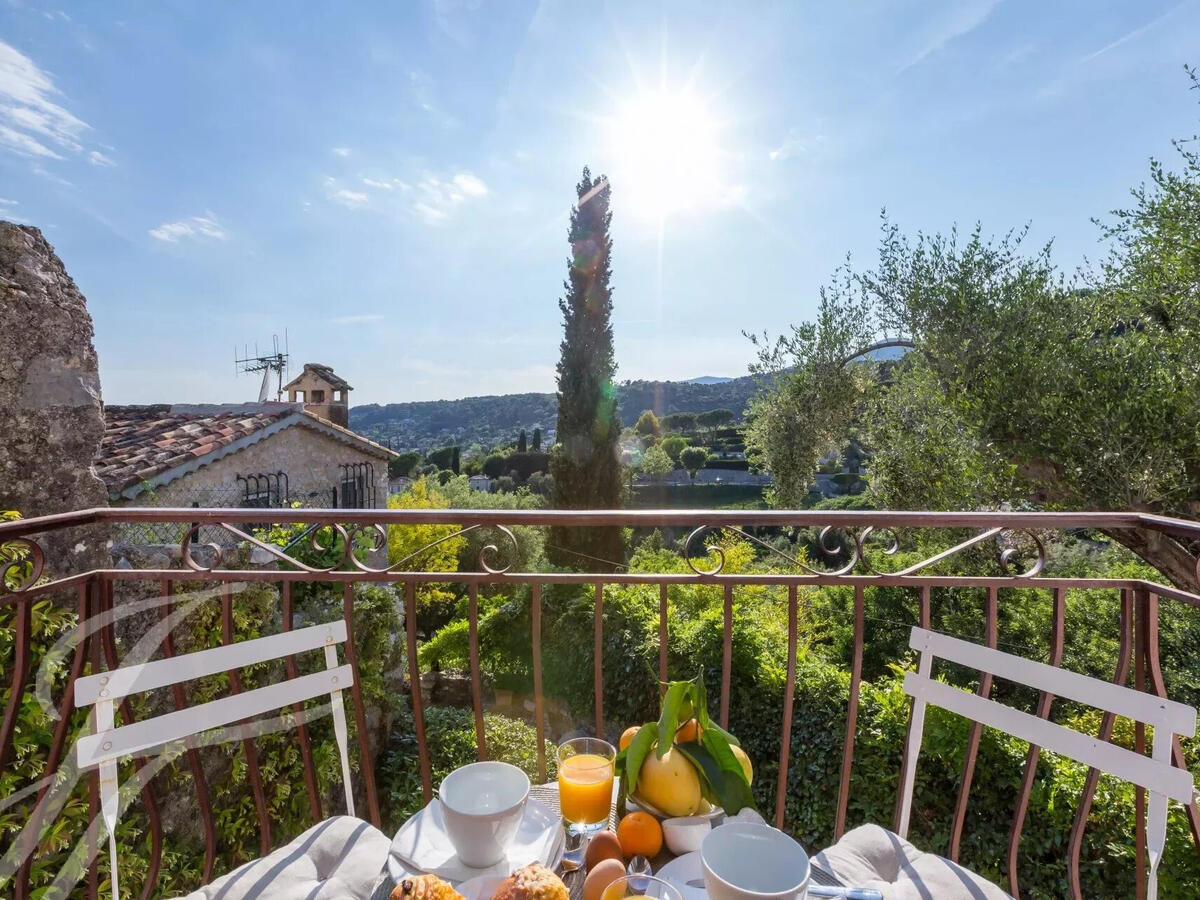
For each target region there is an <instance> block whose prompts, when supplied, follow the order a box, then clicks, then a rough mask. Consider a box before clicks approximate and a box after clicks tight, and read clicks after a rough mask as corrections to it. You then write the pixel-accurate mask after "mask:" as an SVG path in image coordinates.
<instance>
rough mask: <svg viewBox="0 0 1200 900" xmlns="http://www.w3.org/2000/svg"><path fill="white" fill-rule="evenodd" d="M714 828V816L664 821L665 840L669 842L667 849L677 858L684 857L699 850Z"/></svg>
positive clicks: (684, 817)
mask: <svg viewBox="0 0 1200 900" xmlns="http://www.w3.org/2000/svg"><path fill="white" fill-rule="evenodd" d="M712 827H713V823H712V816H709V815H703V816H679V817H677V818H674V819H663V823H662V830H663V839H664V840H666V842H667V849H669V850H670V851H671V852H672V853H673V854H675V855H676V856H683V855H684V854H685V853H692V852H694V851H696V850H699V849H700V844H701V843H702V842H703V841H704V838H705V836H706V835H707V834H708V833H709V832H710V831H712Z"/></svg>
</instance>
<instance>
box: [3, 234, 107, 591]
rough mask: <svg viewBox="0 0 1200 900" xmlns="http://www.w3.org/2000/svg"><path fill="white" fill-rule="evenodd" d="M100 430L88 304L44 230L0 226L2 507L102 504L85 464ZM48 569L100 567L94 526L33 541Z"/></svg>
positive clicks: (30, 511)
mask: <svg viewBox="0 0 1200 900" xmlns="http://www.w3.org/2000/svg"><path fill="white" fill-rule="evenodd" d="M103 433H104V415H103V412H102V409H101V405H100V374H99V368H98V364H97V359H96V349H95V347H94V346H93V344H92V317H91V316H90V315H89V314H88V310H87V301H86V300H85V299H84V296H83V294H81V293H80V292H79V288H78V287H76V286H75V282H74V281H73V280H72V279H71V276H70V275H68V274H67V270H66V268H65V267H64V266H63V264H62V261H61V260H60V259H59V258H58V256H57V254H55V252H54V248H53V247H51V246H50V244H49V243H47V241H46V239H45V238H44V237H43V236H42V233H41V232H40V231H39V230H38V229H36V228H33V227H31V226H28V225H14V224H12V223H11V222H3V221H0V509H15V510H17V511H18V512H20V513H21V515H22V516H24V517H26V518H29V517H32V516H42V515H49V514H52V513H61V512H68V511H71V510H77V509H89V508H92V507H96V506H107V505H108V494H107V492H106V491H105V488H104V485H103V484H102V483H101V481H100V479H99V478H97V477H96V474H95V473H94V472H93V471H92V460H93V459H94V458H95V456H96V450H97V448H98V447H99V446H100V438H101V436H102V435H103ZM39 543H41V545H42V549H43V550H44V551H46V568H47V571H48V573H53V574H70V573H74V572H79V571H86V570H88V569H90V568H94V567H100V566H105V565H107V564H108V561H107V555H106V549H105V543H106V535H105V533H104V531H103V530H102V529H99V528H96V527H91V528H73V529H67V530H65V531H63V532H60V533H58V534H55V535H47V536H46V537H45V538H43V539H41V540H40V541H39Z"/></svg>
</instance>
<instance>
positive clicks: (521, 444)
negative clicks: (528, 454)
mask: <svg viewBox="0 0 1200 900" xmlns="http://www.w3.org/2000/svg"><path fill="white" fill-rule="evenodd" d="M528 449H529V448H528V446H527V445H526V438H525V429H524V428H522V429H521V436H520V437H518V438H517V452H518V453H524V452H525V451H526V450H528Z"/></svg>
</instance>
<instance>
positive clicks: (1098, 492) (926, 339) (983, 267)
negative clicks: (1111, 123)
mask: <svg viewBox="0 0 1200 900" xmlns="http://www.w3.org/2000/svg"><path fill="white" fill-rule="evenodd" d="M1193 84H1194V85H1195V76H1194V75H1193ZM1175 146H1176V150H1177V152H1178V155H1179V160H1180V169H1179V171H1177V172H1170V171H1168V170H1167V169H1166V167H1165V166H1163V165H1162V164H1161V163H1160V162H1158V161H1152V162H1151V167H1150V185H1149V186H1142V187H1139V188H1137V189H1136V190H1135V191H1134V192H1133V197H1134V206H1133V207H1132V208H1131V209H1126V210H1118V211H1116V212H1115V213H1114V214H1113V221H1112V222H1111V224H1108V225H1107V226H1105V227H1104V230H1103V237H1104V238H1105V239H1106V240H1107V241H1108V242H1109V255H1108V257H1107V258H1106V259H1105V261H1104V263H1103V264H1102V265H1101V266H1100V268H1099V269H1098V271H1095V272H1092V273H1087V274H1085V275H1084V276H1083V277H1082V278H1081V279H1080V280H1079V281H1078V282H1076V283H1069V282H1067V281H1066V280H1065V279H1064V278H1063V277H1062V275H1060V274H1059V273H1058V271H1057V270H1056V269H1055V267H1054V265H1053V263H1052V261H1051V257H1050V248H1049V246H1046V247H1042V248H1040V249H1038V250H1035V251H1033V252H1032V253H1029V252H1027V251H1026V250H1025V248H1024V246H1023V238H1024V232H1017V233H1010V234H1007V235H1004V236H1003V237H1001V238H999V239H987V238H985V237H984V235H983V233H982V230H981V228H979V227H978V226H977V227H976V228H975V229H974V230H973V231H972V232H971V233H970V234H968V235H966V236H965V237H960V236H959V234H958V233H957V231H953V230H952V231H951V232H950V234H949V235H948V236H942V235H932V236H930V235H924V234H918V235H917V236H916V237H915V238H908V237H905V236H904V235H902V234H901V233H900V231H899V229H898V228H897V227H896V226H895V225H892V224H891V223H889V222H887V221H886V220H885V221H884V223H883V229H882V236H881V240H880V247H879V262H878V265H877V266H876V267H875V268H874V269H871V270H866V271H859V270H854V269H851V268H850V266H849V264H847V265H846V266H844V267H843V268H841V269H839V271H838V273H837V275H836V276H835V280H834V283H833V284H832V285H831V286H830V287H829V288H828V289H826V290H824V291H823V292H822V294H821V304H820V309H819V314H818V318H817V320H816V321H815V322H812V323H807V324H805V325H801V326H797V327H796V328H795V329H793V332H792V334H791V335H788V336H785V337H782V338H780V339H779V340H778V341H777V342H776V343H775V345H774V346H765V345H762V346H760V350H761V353H760V358H759V363H758V369H759V371H761V372H763V373H768V372H781V371H783V370H785V369H790V371H788V372H787V373H786V374H783V375H777V376H775V384H774V386H773V389H772V390H769V391H767V392H765V393H764V394H763V395H761V396H760V397H759V398H758V399H757V400H756V401H755V402H754V404H753V409H752V412H753V416H752V423H751V426H750V429H749V438H750V442H749V443H750V447H751V451H752V452H753V454H755V455H756V457H757V458H759V459H761V460H762V461H763V463H764V464H765V465H766V467H767V468H768V469H769V470H770V471H771V472H772V473H773V474H774V475H775V498H776V501H777V502H779V503H780V504H784V505H789V504H795V503H797V502H799V501H800V499H801V498H802V496H803V494H804V493H805V492H806V491H807V486H808V482H809V481H810V479H811V473H812V471H813V469H814V467H815V465H816V461H817V459H818V458H819V457H820V456H821V455H822V453H823V452H825V451H831V450H835V449H839V448H840V447H841V446H843V445H844V444H845V442H846V441H847V440H848V439H849V438H852V437H855V436H856V435H857V434H858V433H859V432H861V434H862V437H863V439H864V440H863V443H864V444H866V445H867V446H868V447H870V448H871V449H872V450H873V451H874V454H875V455H874V461H873V463H872V466H871V472H870V474H871V485H870V490H871V492H872V494H873V495H874V496H875V502H876V503H877V504H878V505H879V506H881V507H884V508H913V507H917V508H926V509H963V508H968V509H969V508H977V507H980V506H992V507H994V506H997V505H999V504H1000V503H1003V502H1010V501H1011V502H1035V503H1038V504H1040V505H1045V506H1051V507H1059V508H1073V509H1132V510H1136V511H1147V512H1157V513H1163V514H1169V515H1181V516H1184V517H1195V516H1196V515H1197V514H1198V513H1200V453H1198V452H1197V446H1198V444H1197V440H1196V436H1197V434H1200V405H1197V403H1196V402H1195V398H1196V397H1197V396H1200V303H1197V300H1196V298H1197V296H1198V295H1200V230H1198V229H1197V228H1196V222H1197V221H1198V220H1200V156H1198V155H1197V153H1196V151H1195V150H1194V149H1193V147H1192V145H1190V144H1189V143H1187V142H1176V145H1175ZM880 333H882V334H889V333H890V334H903V335H906V336H908V337H909V338H910V339H911V341H912V342H913V344H914V345H915V347H916V350H915V352H912V353H909V354H908V355H906V356H905V357H904V358H903V359H902V360H900V361H899V362H896V363H894V364H893V363H884V364H882V365H880V364H876V363H873V362H860V363H853V364H850V365H845V364H843V363H844V361H845V360H846V359H847V358H848V357H850V356H851V355H853V354H854V353H855V352H857V351H858V350H860V349H861V348H862V347H864V346H866V345H868V344H869V343H871V341H872V340H873V339H874V338H875V337H876V336H877V335H878V334H880ZM1109 533H1110V534H1111V535H1112V536H1113V537H1115V538H1116V539H1117V540H1120V541H1122V542H1123V543H1125V544H1126V546H1128V547H1129V548H1130V549H1131V550H1133V551H1134V552H1135V553H1137V554H1139V555H1140V556H1141V557H1142V558H1143V559H1145V560H1146V561H1147V562H1150V563H1151V564H1152V565H1154V566H1155V567H1156V568H1158V569H1159V570H1160V571H1161V572H1162V573H1163V575H1165V576H1166V577H1167V578H1169V579H1170V580H1171V581H1172V582H1173V583H1174V584H1176V585H1178V586H1180V587H1183V588H1186V589H1192V590H1194V589H1196V587H1197V584H1196V574H1195V555H1194V552H1192V551H1190V550H1189V548H1187V547H1185V546H1183V545H1182V544H1180V543H1178V542H1176V541H1175V540H1174V539H1172V538H1169V537H1165V536H1159V535H1147V533H1146V532H1144V531H1142V530H1140V529H1138V530H1133V529H1130V530H1125V529H1114V530H1112V531H1110V532H1109Z"/></svg>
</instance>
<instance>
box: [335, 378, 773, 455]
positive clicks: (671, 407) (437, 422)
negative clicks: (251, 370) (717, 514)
mask: <svg viewBox="0 0 1200 900" xmlns="http://www.w3.org/2000/svg"><path fill="white" fill-rule="evenodd" d="M699 381H700V379H697V380H696V381H692V382H686V381H631V382H628V383H626V384H622V385H619V386H618V388H617V396H618V400H619V404H620V406H619V408H620V412H621V421H622V422H623V423H624V424H626V425H632V424H633V423H634V422H636V421H637V418H638V416H640V415H641V414H642V411H643V410H647V409H652V410H654V411H655V413H657V414H658V415H660V416H663V415H666V414H667V413H673V412H703V411H704V410H708V409H718V408H724V409H731V410H733V413H734V415H735V416H737V417H738V418H741V416H742V414H743V412H745V409H746V404H747V403H748V402H749V400H750V398H751V397H752V396H753V395H754V393H755V392H756V390H757V386H756V384H755V381H754V379H753V378H751V377H750V376H743V377H741V378H731V379H728V380H724V381H716V380H715V379H714V380H713V383H698V382H699ZM557 418H558V405H557V403H556V401H555V398H554V395H553V394H503V395H497V396H490V397H465V398H463V399H462V400H426V401H421V402H417V403H388V404H385V405H380V404H378V403H371V404H367V405H365V406H355V407H352V408H351V409H350V427H351V428H353V429H354V430H355V431H357V432H359V433H360V434H364V435H366V436H367V437H369V438H372V439H373V440H377V441H382V442H385V443H386V442H388V441H390V442H391V445H392V446H393V447H395V448H396V449H397V450H420V451H422V452H428V451H429V450H432V449H434V448H436V447H444V446H446V445H448V444H457V445H459V446H460V447H462V448H463V449H464V450H466V449H467V448H469V447H470V446H471V445H472V444H479V445H480V447H482V448H483V449H485V450H487V449H489V448H491V447H496V446H501V445H504V444H507V443H509V442H511V441H514V440H515V439H516V436H517V433H518V432H519V431H520V430H521V429H522V428H524V429H525V430H526V431H527V432H529V433H530V434H531V435H532V432H533V429H534V428H541V429H542V432H543V435H544V444H545V445H546V446H549V444H550V443H552V441H553V438H554V429H555V423H556V420H557Z"/></svg>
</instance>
